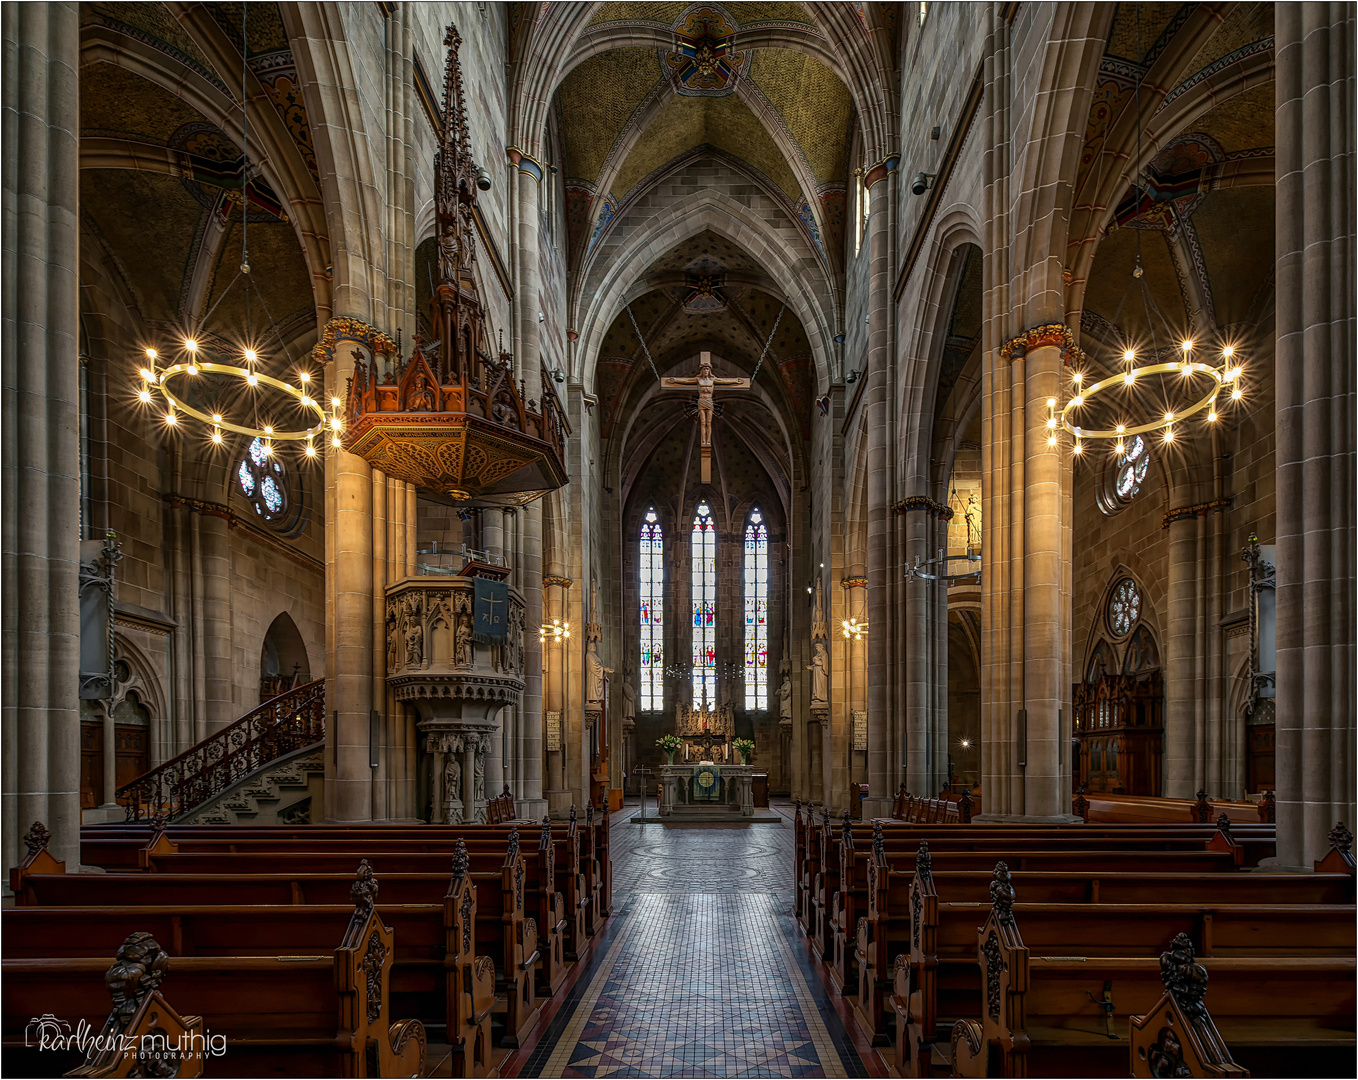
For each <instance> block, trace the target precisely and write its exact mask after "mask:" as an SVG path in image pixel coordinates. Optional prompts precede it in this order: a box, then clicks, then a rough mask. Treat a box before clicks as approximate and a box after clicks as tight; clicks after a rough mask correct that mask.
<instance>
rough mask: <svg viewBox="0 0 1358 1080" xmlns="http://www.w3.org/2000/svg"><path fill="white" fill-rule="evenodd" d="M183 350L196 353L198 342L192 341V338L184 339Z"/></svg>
mask: <svg viewBox="0 0 1358 1080" xmlns="http://www.w3.org/2000/svg"><path fill="white" fill-rule="evenodd" d="M184 348H185V349H187V350H188V351H189V352H197V351H198V342H196V341H194V340H193V338H185V339H184Z"/></svg>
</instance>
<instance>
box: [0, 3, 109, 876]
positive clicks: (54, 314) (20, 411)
mask: <svg viewBox="0 0 1358 1080" xmlns="http://www.w3.org/2000/svg"><path fill="white" fill-rule="evenodd" d="M3 20H4V46H3V48H4V74H3V85H4V90H3V99H2V105H3V110H4V154H3V157H4V162H3V165H2V166H0V168H2V169H3V184H2V186H3V191H4V195H3V199H4V203H3V205H4V230H3V268H4V282H5V285H4V305H3V346H2V351H3V359H2V360H0V363H2V364H3V385H4V402H3V409H4V414H3V415H4V427H5V440H4V450H3V458H2V459H0V464H2V465H3V480H4V491H5V497H4V500H3V502H4V506H3V511H0V519H2V520H3V569H2V571H0V574H2V576H3V588H4V595H5V607H4V617H3V623H2V624H0V625H2V626H3V684H4V707H3V714H2V715H3V760H4V765H3V778H4V787H3V792H4V795H3V816H4V823H5V824H4V830H3V834H2V835H3V843H0V858H3V860H4V865H5V866H7V867H9V866H15V865H17V864H18V863H19V862H20V860H21V859H22V857H23V855H24V854H26V852H24V851H23V849H22V844H21V840H22V837H23V836H24V834H25V833H26V832H27V831H28V829H29V827H30V826H31V825H32V824H33V823H34V822H35V821H41V822H42V823H43V824H44V825H45V826H46V827H47V828H48V830H50V831H51V833H52V840H51V842H50V845H49V850H50V851H51V852H52V854H53V856H55V857H56V858H58V859H64V860H65V861H66V864H67V869H68V870H75V869H76V868H77V867H78V866H79V864H80V714H79V707H78V702H77V700H76V694H77V691H78V688H79V674H80V652H79V650H80V616H79V605H78V600H77V582H78V574H79V563H80V551H79V544H80V491H79V475H80V413H79V395H80V376H79V369H80V365H79V360H78V358H77V355H76V354H77V352H78V348H77V333H78V326H77V319H78V311H79V308H78V301H77V292H76V282H77V262H76V260H77V231H78V223H77V215H78V195H79V184H78V176H79V150H78V141H77V140H78V134H79V129H80V103H79V91H78V74H77V73H78V71H79V63H80V25H79V12H78V7H77V5H75V4H64V3H52V4H6V5H5V6H4V9H3ZM106 752H107V753H109V754H112V753H113V747H112V746H110V747H107V749H106Z"/></svg>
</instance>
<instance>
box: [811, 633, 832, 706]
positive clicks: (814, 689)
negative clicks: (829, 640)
mask: <svg viewBox="0 0 1358 1080" xmlns="http://www.w3.org/2000/svg"><path fill="white" fill-rule="evenodd" d="M811 703H812V704H813V705H828V704H829V703H830V654H829V653H827V652H826V651H825V642H823V641H817V642H816V645H815V654H814V655H813V656H812V657H811Z"/></svg>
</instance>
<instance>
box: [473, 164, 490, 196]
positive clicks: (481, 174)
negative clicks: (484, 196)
mask: <svg viewBox="0 0 1358 1080" xmlns="http://www.w3.org/2000/svg"><path fill="white" fill-rule="evenodd" d="M476 186H477V187H479V188H480V189H481V190H482V191H489V190H490V173H488V172H486V170H485V169H483V168H482V167H481V166H480V165H478V166H477V167H476Z"/></svg>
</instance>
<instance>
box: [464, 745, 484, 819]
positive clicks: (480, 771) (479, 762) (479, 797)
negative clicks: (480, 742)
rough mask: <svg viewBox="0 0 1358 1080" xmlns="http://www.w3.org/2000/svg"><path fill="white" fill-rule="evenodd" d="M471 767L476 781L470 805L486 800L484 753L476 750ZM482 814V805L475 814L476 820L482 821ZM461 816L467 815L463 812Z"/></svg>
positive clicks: (477, 804)
mask: <svg viewBox="0 0 1358 1080" xmlns="http://www.w3.org/2000/svg"><path fill="white" fill-rule="evenodd" d="M473 767H474V769H475V773H474V777H475V782H476V789H475V791H474V792H473V795H472V798H473V800H474V801H473V803H472V805H473V806H479V805H481V804H482V803H484V802H485V801H486V755H485V754H483V753H481V752H480V751H477V753H476V762H475V765H474V766H473ZM484 814H485V809H484V807H482V809H481V810H480V811H479V812H478V813H477V815H476V820H477V821H484V820H485V818H484V816H483V815H484ZM462 816H463V817H464V818H465V817H466V816H467V815H466V814H463V815H462Z"/></svg>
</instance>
